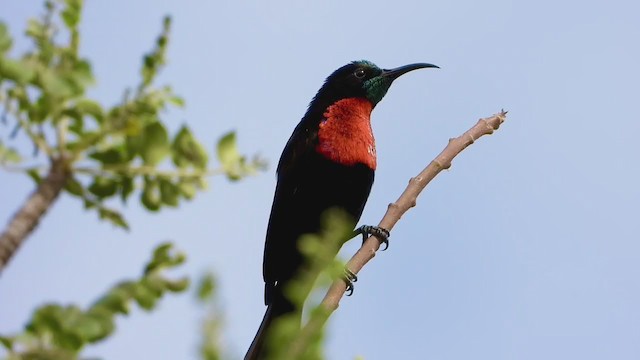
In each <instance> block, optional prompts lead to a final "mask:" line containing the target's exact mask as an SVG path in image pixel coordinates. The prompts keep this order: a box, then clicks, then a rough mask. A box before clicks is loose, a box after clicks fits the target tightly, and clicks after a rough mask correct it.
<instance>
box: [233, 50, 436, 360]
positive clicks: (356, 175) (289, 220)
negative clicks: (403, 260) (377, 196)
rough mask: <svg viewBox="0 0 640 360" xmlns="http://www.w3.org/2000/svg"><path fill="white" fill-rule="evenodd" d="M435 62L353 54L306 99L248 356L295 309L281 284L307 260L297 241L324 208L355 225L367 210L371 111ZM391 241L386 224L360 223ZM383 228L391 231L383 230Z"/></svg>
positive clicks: (276, 202) (268, 247)
mask: <svg viewBox="0 0 640 360" xmlns="http://www.w3.org/2000/svg"><path fill="white" fill-rule="evenodd" d="M420 68H437V66H436V65H432V64H425V63H418V64H411V65H405V66H401V67H398V68H395V69H392V70H383V69H380V68H379V67H377V66H376V65H375V64H373V63H371V62H369V61H365V60H362V61H354V62H352V63H349V64H347V65H345V66H343V67H341V68H339V69H338V70H336V71H335V72H333V74H331V75H330V76H329V77H328V78H327V79H326V81H325V82H324V85H323V86H322V88H320V90H319V91H318V93H317V94H316V96H315V97H314V98H313V100H312V101H311V103H310V104H309V108H308V109H307V112H306V114H305V115H304V117H303V118H302V120H301V121H300V123H299V124H298V126H296V128H295V130H294V131H293V134H292V135H291V137H290V138H289V141H288V142H287V145H286V146H285V148H284V151H283V152H282V155H281V157H280V162H279V163H278V169H277V174H278V182H277V186H276V191H275V196H274V199H273V205H272V208H271V217H270V218H269V225H268V228H267V236H266V243H265V249H264V263H263V277H264V282H265V304H266V305H267V306H268V307H267V311H266V313H265V316H264V318H263V320H262V324H261V325H260V329H259V330H258V333H257V334H256V337H255V338H254V340H253V342H252V344H251V347H250V348H249V351H248V352H247V355H246V356H245V360H250V359H259V358H264V356H265V355H264V351H263V347H264V346H263V345H264V344H263V342H264V337H265V335H266V333H267V330H268V329H269V328H270V325H271V324H272V322H273V320H274V319H276V318H278V317H280V316H282V315H285V314H288V313H291V312H293V311H295V307H294V305H293V304H292V303H291V301H289V300H288V299H287V298H286V296H284V294H283V289H284V288H285V287H286V286H287V284H288V283H289V281H290V280H291V279H292V278H293V277H294V276H295V274H296V273H297V272H298V271H299V269H300V268H301V267H302V266H304V260H303V257H302V255H301V254H300V252H299V250H298V247H297V241H298V239H299V238H300V236H301V235H304V234H308V233H316V232H318V231H319V230H320V225H321V224H320V220H321V215H322V214H323V213H324V212H325V211H326V210H327V209H330V208H334V207H337V208H341V209H343V210H345V211H346V212H347V213H348V214H349V215H351V217H352V222H353V226H354V227H355V225H356V223H357V222H358V220H359V219H360V216H361V215H362V210H363V209H364V206H365V203H366V202H367V198H368V197H369V192H370V191H371V186H372V185H373V178H374V171H375V169H376V148H375V140H374V137H373V132H372V130H371V122H370V115H371V111H372V110H373V108H374V107H375V106H376V104H377V103H378V102H379V101H380V100H382V98H383V97H384V95H385V94H386V93H387V90H388V89H389V87H390V86H391V83H392V82H393V81H394V80H395V79H397V78H398V77H399V76H400V75H402V74H405V73H407V72H409V71H412V70H416V69H420ZM360 230H361V232H362V231H364V232H367V233H370V232H374V233H375V234H377V235H380V237H381V238H382V240H383V241H386V236H388V232H386V230H384V229H379V228H376V227H362V228H360ZM385 235H386V236H385Z"/></svg>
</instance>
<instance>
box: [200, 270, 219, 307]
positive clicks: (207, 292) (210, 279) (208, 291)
mask: <svg viewBox="0 0 640 360" xmlns="http://www.w3.org/2000/svg"><path fill="white" fill-rule="evenodd" d="M215 289H216V279H215V277H214V276H213V274H211V273H206V274H205V275H204V276H203V277H202V279H200V283H199V284H198V290H197V296H198V299H199V300H200V301H208V300H210V299H211V297H212V296H213V294H214V292H215Z"/></svg>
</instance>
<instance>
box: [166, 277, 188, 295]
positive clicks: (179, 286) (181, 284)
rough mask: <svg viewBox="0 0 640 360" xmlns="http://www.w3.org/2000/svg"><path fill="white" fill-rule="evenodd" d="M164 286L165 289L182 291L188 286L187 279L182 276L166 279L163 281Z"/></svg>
mask: <svg viewBox="0 0 640 360" xmlns="http://www.w3.org/2000/svg"><path fill="white" fill-rule="evenodd" d="M165 286H166V287H167V290H169V291H171V292H182V291H185V290H187V288H189V279H188V278H183V279H179V280H171V281H169V280H167V281H165Z"/></svg>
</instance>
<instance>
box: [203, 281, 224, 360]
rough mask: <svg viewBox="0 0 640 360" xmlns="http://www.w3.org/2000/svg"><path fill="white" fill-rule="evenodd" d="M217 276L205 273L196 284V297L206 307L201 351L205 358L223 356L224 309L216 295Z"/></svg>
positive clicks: (214, 359)
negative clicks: (222, 314)
mask: <svg viewBox="0 0 640 360" xmlns="http://www.w3.org/2000/svg"><path fill="white" fill-rule="evenodd" d="M216 290H217V287H216V278H215V277H214V275H213V274H212V273H209V272H208V273H205V274H204V275H203V276H202V278H201V279H200V280H199V282H198V285H197V286H196V299H197V300H198V302H199V303H200V304H201V305H203V306H204V307H205V309H206V315H205V317H204V320H203V321H202V340H201V341H200V346H199V352H200V357H201V358H202V359H203V360H220V359H225V358H228V357H223V356H222V353H223V351H222V345H221V338H222V323H223V319H222V316H221V313H222V310H221V307H220V304H218V302H217V297H216Z"/></svg>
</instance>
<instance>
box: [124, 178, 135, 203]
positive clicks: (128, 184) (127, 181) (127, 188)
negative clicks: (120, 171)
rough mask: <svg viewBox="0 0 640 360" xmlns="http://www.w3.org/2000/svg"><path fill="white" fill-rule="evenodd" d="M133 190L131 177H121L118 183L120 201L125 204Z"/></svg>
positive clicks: (133, 185) (133, 184)
mask: <svg viewBox="0 0 640 360" xmlns="http://www.w3.org/2000/svg"><path fill="white" fill-rule="evenodd" d="M134 189H135V183H134V180H133V177H131V176H123V177H122V179H121V181H120V199H121V200H122V201H123V202H126V201H127V199H128V198H129V195H131V193H133V190H134Z"/></svg>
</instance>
